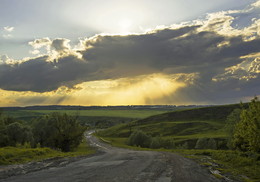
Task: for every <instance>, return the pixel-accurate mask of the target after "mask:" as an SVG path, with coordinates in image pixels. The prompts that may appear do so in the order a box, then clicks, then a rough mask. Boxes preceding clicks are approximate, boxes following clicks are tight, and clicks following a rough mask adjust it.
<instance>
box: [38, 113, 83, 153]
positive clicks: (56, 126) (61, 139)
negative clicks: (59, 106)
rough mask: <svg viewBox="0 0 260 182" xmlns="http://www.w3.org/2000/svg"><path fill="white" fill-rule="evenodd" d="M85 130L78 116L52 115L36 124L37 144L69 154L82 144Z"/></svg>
mask: <svg viewBox="0 0 260 182" xmlns="http://www.w3.org/2000/svg"><path fill="white" fill-rule="evenodd" d="M85 130H86V127H84V126H82V125H80V123H79V121H78V117H77V116H70V115H68V114H66V113H65V114H60V113H52V114H50V115H47V116H45V117H42V118H41V119H40V120H38V121H36V123H35V124H34V135H35V142H36V143H40V144H41V146H44V147H45V146H46V147H52V148H58V149H60V150H61V151H63V152H69V151H71V150H73V149H74V148H75V147H77V146H78V145H79V144H80V142H81V141H82V137H83V133H84V132H85Z"/></svg>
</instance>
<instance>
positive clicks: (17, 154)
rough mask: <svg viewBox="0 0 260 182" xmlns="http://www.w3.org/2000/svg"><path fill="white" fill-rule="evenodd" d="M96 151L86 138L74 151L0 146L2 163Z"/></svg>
mask: <svg viewBox="0 0 260 182" xmlns="http://www.w3.org/2000/svg"><path fill="white" fill-rule="evenodd" d="M93 153H95V150H94V149H93V148H91V147H90V146H89V145H88V144H87V143H86V141H85V140H84V141H83V142H82V143H81V144H80V145H79V146H78V147H77V148H76V149H75V151H73V152H67V153H64V152H60V151H56V150H52V149H50V148H35V149H33V148H21V147H3V148H0V165H9V164H20V163H25V162H30V161H39V160H43V159H48V158H53V157H76V156H83V155H89V154H93Z"/></svg>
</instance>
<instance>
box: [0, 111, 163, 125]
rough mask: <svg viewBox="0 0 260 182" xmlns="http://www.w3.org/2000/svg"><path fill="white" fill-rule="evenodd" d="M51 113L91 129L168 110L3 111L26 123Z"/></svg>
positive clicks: (6, 114)
mask: <svg viewBox="0 0 260 182" xmlns="http://www.w3.org/2000/svg"><path fill="white" fill-rule="evenodd" d="M53 112H59V113H67V114H69V115H75V116H78V117H79V120H80V122H81V123H84V124H86V125H89V126H92V127H99V128H106V127H110V126H114V125H117V124H120V123H127V122H130V121H134V120H138V119H143V118H146V117H149V116H152V115H157V114H162V113H165V112H168V110H162V109H161V110H156V109H152V110H132V109H128V110H127V109H124V110H114V109H113V110H112V109H111V110H108V109H93V110H16V111H4V112H3V114H4V115H5V116H10V117H13V118H16V119H19V120H24V121H26V122H31V121H32V120H33V119H36V118H39V117H41V116H44V115H46V114H50V113H53Z"/></svg>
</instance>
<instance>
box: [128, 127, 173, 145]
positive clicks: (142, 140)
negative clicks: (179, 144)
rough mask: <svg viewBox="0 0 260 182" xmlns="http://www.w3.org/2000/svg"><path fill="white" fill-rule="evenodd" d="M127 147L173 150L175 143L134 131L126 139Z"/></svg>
mask: <svg viewBox="0 0 260 182" xmlns="http://www.w3.org/2000/svg"><path fill="white" fill-rule="evenodd" d="M127 144H128V145H131V146H137V147H143V148H153V149H157V148H167V149H172V148H175V143H174V141H173V140H172V139H163V138H161V137H151V136H150V135H147V134H146V133H144V132H143V131H141V130H137V131H134V132H133V133H132V134H131V135H130V136H129V138H128V141H127Z"/></svg>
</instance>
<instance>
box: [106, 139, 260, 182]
mask: <svg viewBox="0 0 260 182" xmlns="http://www.w3.org/2000/svg"><path fill="white" fill-rule="evenodd" d="M102 139H103V140H105V141H106V142H107V143H109V144H111V145H112V146H115V147H121V148H127V149H131V150H149V151H160V152H172V153H178V154H180V155H182V156H184V157H187V158H190V159H192V160H195V161H197V162H198V163H199V164H201V165H202V166H205V167H207V168H209V169H211V170H215V171H216V170H217V171H219V172H220V174H215V173H213V175H214V176H216V177H218V178H224V177H223V176H222V175H224V176H227V177H229V178H232V179H235V180H241V181H245V182H260V154H255V153H244V152H239V151H232V150H210V149H203V150H202V149H163V148H161V149H151V148H141V147H137V146H129V145H127V144H126V141H127V138H116V137H102Z"/></svg>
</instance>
